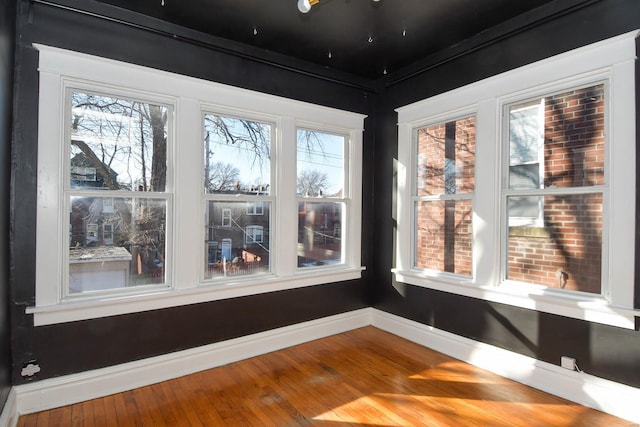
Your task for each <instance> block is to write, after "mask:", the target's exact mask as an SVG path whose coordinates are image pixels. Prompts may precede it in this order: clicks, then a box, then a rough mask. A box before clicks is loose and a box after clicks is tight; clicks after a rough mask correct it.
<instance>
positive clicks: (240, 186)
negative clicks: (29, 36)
mask: <svg viewBox="0 0 640 427" xmlns="http://www.w3.org/2000/svg"><path fill="white" fill-rule="evenodd" d="M35 47H36V48H37V49H38V51H39V55H40V63H39V67H38V69H39V72H40V85H39V88H40V105H39V118H38V135H39V137H38V138H39V139H38V200H37V231H36V234H37V242H36V304H35V306H34V307H29V308H27V312H28V313H32V314H34V323H35V324H36V325H44V324H52V323H59V322H67V321H75V320H82V319H89V318H95V317H102V316H112V315H118V314H124V313H132V312H137V311H141V310H153V309H159V308H163V307H172V306H177V305H184V304H194V303H200V302H205V301H212V300H217V299H221V298H234V297H239V296H244V295H251V294H256V293H264V292H273V291H279V290H284V289H291V288H297V287H301V286H311V285H318V284H322V283H332V282H336V281H343V280H352V279H357V278H359V277H360V275H361V271H362V268H363V267H362V266H361V259H360V258H361V257H360V213H361V182H362V181H361V176H360V174H361V169H362V167H361V164H362V163H361V156H362V153H361V152H362V126H363V120H364V116H363V115H360V114H356V113H350V112H346V111H342V110H337V109H332V108H327V107H319V106H315V105H312V104H308V103H304V102H299V101H293V100H290V99H284V98H279V97H276V96H271V95H265V94H261V93H257V92H251V91H247V90H244V89H239V88H234V87H229V86H225V85H221V84H217V83H212V82H206V81H202V80H199V79H192V78H189V77H185V76H181V75H176V74H171V73H167V72H163V71H159V70H153V69H149V68H145V67H139V66H135V65H131V64H125V63H122V62H118V61H112V60H108V59H104V58H99V57H95V56H90V55H85V54H80V53H76V52H70V51H66V50H62V49H57V48H52V47H48V46H43V45H36V46H35ZM301 128H304V129H312V130H313V131H314V132H317V133H318V135H320V134H324V133H326V134H327V135H337V136H339V138H338V139H339V141H340V144H339V145H340V147H341V148H340V150H341V151H340V156H341V159H342V160H340V162H341V165H342V166H341V168H342V169H341V170H340V172H339V173H340V178H339V181H340V182H341V186H342V187H344V188H343V189H342V191H341V192H340V191H339V190H340V189H335V190H333V189H327V191H328V192H329V196H327V194H324V193H323V194H322V195H320V194H315V195H314V196H312V197H311V196H310V198H309V199H305V201H307V202H309V203H310V205H309V206H311V207H313V212H317V218H318V219H317V220H314V227H317V229H314V237H313V242H314V245H316V246H315V248H319V247H321V248H322V250H323V252H319V254H320V257H319V258H318V259H317V260H319V261H323V266H322V267H321V268H318V269H314V268H305V269H301V268H300V267H299V265H298V251H299V243H300V242H299V239H298V238H299V233H298V228H297V227H296V226H292V225H293V224H296V223H297V222H296V221H297V218H298V213H299V202H300V201H301V200H302V199H303V197H302V196H300V195H299V194H298V192H297V186H296V174H297V171H296V168H292V167H291V163H290V162H289V161H288V160H289V159H294V158H295V153H296V150H297V129H301ZM57 135H61V137H56V136H57ZM331 147H333V146H332V145H331ZM330 150H333V148H330ZM326 153H333V151H329V149H327V150H326ZM197 165H200V166H197ZM347 165H348V166H347ZM194 166H195V167H194ZM198 206H199V208H197V207H198ZM194 207H195V208H194ZM314 215H315V213H314ZM318 236H322V237H321V238H320V237H318ZM330 242H333V243H330ZM336 242H339V244H336ZM323 245H324V246H323ZM314 256H315V255H314ZM315 260H316V259H315V258H314V262H315ZM316 264H317V265H319V264H320V263H317V262H316ZM246 285H251V286H246ZM71 302H72V304H71Z"/></svg>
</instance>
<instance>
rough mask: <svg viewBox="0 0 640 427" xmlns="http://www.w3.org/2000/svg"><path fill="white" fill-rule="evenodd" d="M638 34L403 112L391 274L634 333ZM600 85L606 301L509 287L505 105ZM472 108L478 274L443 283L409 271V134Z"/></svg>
mask: <svg viewBox="0 0 640 427" xmlns="http://www.w3.org/2000/svg"><path fill="white" fill-rule="evenodd" d="M638 34H640V32H639V31H633V32H630V33H627V34H623V35H621V36H617V37H613V38H611V39H607V40H604V41H601V42H598V43H595V44H593V45H589V46H586V47H582V48H579V49H575V50H573V51H570V52H567V53H564V54H560V55H557V56H554V57H551V58H548V59H545V60H542V61H538V62H536V63H533V64H530V65H527V66H523V67H520V68H517V69H514V70H512V71H508V72H505V73H502V74H499V75H496V76H493V77H490V78H487V79H485V80H482V81H479V82H476V83H472V84H469V85H466V86H463V87H460V88H458V89H454V90H452V91H449V92H446V93H443V94H440V95H436V96H434V97H432V98H428V99H425V100H422V101H418V102H415V103H413V104H410V105H407V106H404V107H401V108H398V109H396V111H397V112H398V117H399V120H398V123H399V124H398V142H399V145H398V184H397V212H396V219H397V221H398V231H397V234H396V237H397V245H396V266H397V267H396V268H395V269H393V272H394V273H395V276H396V279H397V280H398V281H400V282H405V283H409V284H413V285H416V286H423V287H427V288H431V289H437V290H442V291H446V292H450V293H454V294H459V295H465V296H470V297H474V298H478V299H483V300H488V301H494V302H499V303H504V304H509V305H514V306H518V307H523V308H527V309H532V310H538V311H543V312H547V313H553V314H558V315H562V316H566V317H573V318H577V319H583V320H588V321H592V322H597V323H603V324H608V325H613V326H618V327H622V328H629V329H633V328H634V327H635V316H638V315H640V311H639V310H637V309H635V308H634V306H633V304H634V288H635V278H634V265H635V259H634V253H635V242H634V235H635V233H634V232H630V230H635V198H632V197H627V195H629V194H635V176H636V172H635V171H636V165H635V150H636V149H635V142H636V133H635V132H636V129H635V126H636V110H635V91H634V90H629V88H630V87H635V53H636V40H635V39H636V37H637V36H638ZM603 81H604V82H607V84H608V95H607V96H608V99H609V101H608V109H607V111H606V112H605V114H606V122H607V124H606V126H607V128H606V135H607V142H606V147H605V150H606V155H605V157H606V160H605V162H606V163H605V170H606V171H607V172H606V173H607V174H608V175H607V181H606V187H607V188H608V191H609V193H608V195H605V200H604V209H605V215H606V218H605V220H604V226H603V235H604V236H605V237H603V280H602V295H590V294H587V293H584V292H566V291H558V290H553V289H549V288H546V287H543V286H539V285H528V284H527V285H524V286H523V285H522V284H521V283H518V284H512V283H509V282H508V281H505V280H503V279H504V268H505V262H503V254H504V251H505V249H504V246H505V244H506V230H507V219H506V218H505V217H506V206H504V205H505V204H506V202H504V200H506V198H503V191H504V190H503V189H504V188H508V174H507V173H505V170H504V169H505V168H504V167H503V164H504V163H508V162H502V161H501V159H502V158H503V157H504V156H505V155H508V152H507V153H506V154H505V150H504V149H503V147H504V144H503V142H504V138H505V135H504V122H505V115H504V113H503V112H504V109H505V106H508V105H511V104H513V103H517V102H518V101H526V100H527V99H531V98H533V97H536V96H545V95H548V94H551V93H557V92H560V91H562V90H564V89H573V88H576V87H581V86H582V87H584V86H587V85H590V84H597V83H601V82H603ZM469 112H475V114H476V117H477V130H476V132H477V133H476V144H477V145H476V150H477V152H476V165H483V168H479V167H477V168H476V181H475V198H474V201H473V205H474V212H473V242H474V243H473V244H474V250H473V254H474V255H473V277H472V278H463V277H454V276H447V277H445V276H443V275H434V274H432V273H430V272H428V271H423V270H420V269H416V268H413V266H412V260H413V254H412V249H411V248H412V247H413V246H412V238H413V237H412V235H413V234H414V227H413V226H412V225H411V224H413V220H412V213H411V212H412V210H413V209H412V205H411V202H410V201H411V196H412V193H411V191H412V190H413V187H412V186H413V183H412V181H413V180H414V179H415V178H414V175H415V173H414V172H415V170H414V168H413V166H412V165H414V164H415V162H414V159H412V152H413V135H412V133H413V130H414V129H415V128H417V127H418V126H422V125H424V124H425V123H429V122H430V123H434V122H438V121H440V122H441V121H444V120H446V119H447V118H450V117H455V116H461V115H463V114H465V113H469ZM507 132H508V131H507ZM498 142H500V143H498ZM507 145H508V144H507ZM613 147H616V148H615V150H614V148H613ZM506 150H508V148H507V149H506ZM495 171H500V172H499V174H496V173H495ZM498 175H499V176H498ZM629 177H634V179H629ZM587 190H588V189H587ZM612 242H615V244H613V243H612ZM476 247H481V248H482V251H481V252H480V251H477V250H476Z"/></svg>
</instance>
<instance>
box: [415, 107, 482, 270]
mask: <svg viewBox="0 0 640 427" xmlns="http://www.w3.org/2000/svg"><path fill="white" fill-rule="evenodd" d="M447 126H449V132H450V133H452V131H453V132H454V134H453V135H451V134H450V135H449V136H453V138H450V141H449V142H447V140H446V136H447ZM475 135H476V120H475V117H467V118H464V119H460V120H457V121H455V122H449V123H448V124H447V123H441V124H436V125H432V126H429V127H426V128H423V129H420V130H419V132H418V188H417V194H418V196H430V195H440V194H461V193H469V194H471V193H472V192H473V188H474V176H475ZM447 158H448V160H447ZM471 213H472V200H471V199H465V200H455V201H454V200H449V201H442V200H434V201H421V202H418V203H417V205H416V228H417V235H416V260H415V265H416V266H417V267H420V268H427V269H431V270H437V271H447V272H451V273H457V274H462V275H466V276H471V272H472V251H471V247H472V244H471V243H472V235H471V230H472V228H471V217H472V215H471Z"/></svg>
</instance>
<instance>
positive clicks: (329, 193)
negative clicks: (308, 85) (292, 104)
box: [296, 128, 349, 268]
mask: <svg viewBox="0 0 640 427" xmlns="http://www.w3.org/2000/svg"><path fill="white" fill-rule="evenodd" d="M348 143H349V139H348V137H347V136H345V135H340V134H335V133H331V132H327V131H323V130H318V129H310V128H298V129H297V149H296V152H297V167H296V171H297V181H296V193H297V195H298V243H297V266H298V268H309V267H321V266H332V265H336V264H342V263H344V262H345V261H344V244H345V243H344V241H345V239H344V237H343V228H344V227H343V221H344V215H346V213H347V209H348V207H347V202H348V191H347V184H348V181H347V179H346V171H347V169H348V165H347V162H346V160H345V159H346V156H345V152H346V149H347V146H348ZM340 200H342V201H340Z"/></svg>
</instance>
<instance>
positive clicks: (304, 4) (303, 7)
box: [298, 0, 320, 13]
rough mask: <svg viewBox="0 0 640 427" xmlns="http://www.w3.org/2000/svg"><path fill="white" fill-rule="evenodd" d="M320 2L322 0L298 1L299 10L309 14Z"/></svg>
mask: <svg viewBox="0 0 640 427" xmlns="http://www.w3.org/2000/svg"><path fill="white" fill-rule="evenodd" d="M319 1H320V0H298V10H299V11H300V12H302V13H308V12H309V11H310V10H311V6H313V5H314V4H316V3H318V2H319Z"/></svg>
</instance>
